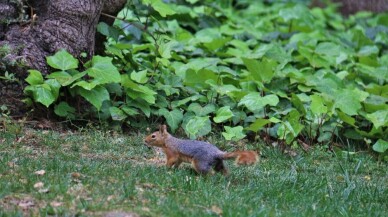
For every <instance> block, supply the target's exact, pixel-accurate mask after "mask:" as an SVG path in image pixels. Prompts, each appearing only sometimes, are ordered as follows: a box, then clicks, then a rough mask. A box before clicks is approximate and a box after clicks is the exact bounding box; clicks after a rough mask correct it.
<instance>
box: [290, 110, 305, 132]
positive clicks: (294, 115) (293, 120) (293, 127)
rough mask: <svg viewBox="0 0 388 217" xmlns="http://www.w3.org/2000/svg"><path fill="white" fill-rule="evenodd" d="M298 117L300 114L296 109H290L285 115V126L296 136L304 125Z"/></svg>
mask: <svg viewBox="0 0 388 217" xmlns="http://www.w3.org/2000/svg"><path fill="white" fill-rule="evenodd" d="M300 117H301V115H300V113H299V112H298V111H297V110H292V111H291V112H290V113H288V115H287V117H286V121H287V122H286V127H288V129H289V130H290V131H291V132H292V134H293V135H294V137H297V136H298V135H299V133H300V132H301V131H302V129H303V127H304V126H303V125H302V124H301V123H300ZM288 123H289V125H288Z"/></svg>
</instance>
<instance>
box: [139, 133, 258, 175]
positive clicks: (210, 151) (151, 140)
mask: <svg viewBox="0 0 388 217" xmlns="http://www.w3.org/2000/svg"><path fill="white" fill-rule="evenodd" d="M144 143H145V145H147V146H148V147H149V146H156V147H160V148H162V149H163V152H164V153H165V154H166V157H167V161H166V165H167V167H178V166H179V165H180V164H181V163H182V162H187V163H191V164H192V165H193V167H194V170H195V171H196V172H197V173H199V174H203V175H206V174H208V173H209V172H210V171H211V169H212V168H214V170H215V171H216V172H222V173H223V175H227V174H228V170H227V168H226V167H225V165H224V162H223V160H228V159H232V158H236V164H238V165H252V164H254V163H256V162H257V161H258V159H259V155H258V154H257V153H256V152H254V151H235V152H224V151H221V150H220V149H218V148H217V147H216V146H215V145H213V144H210V143H207V142H202V141H197V140H185V139H178V138H175V137H174V136H172V135H171V134H169V133H168V132H167V127H166V125H161V126H160V127H159V131H156V132H154V133H152V134H150V135H148V136H146V137H145V139H144Z"/></svg>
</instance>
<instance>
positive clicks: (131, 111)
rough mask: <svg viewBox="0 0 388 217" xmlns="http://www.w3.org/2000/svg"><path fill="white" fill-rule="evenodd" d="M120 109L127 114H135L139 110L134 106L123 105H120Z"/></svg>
mask: <svg viewBox="0 0 388 217" xmlns="http://www.w3.org/2000/svg"><path fill="white" fill-rule="evenodd" d="M121 110H123V111H124V112H125V114H127V115H128V116H135V115H138V114H139V112H138V111H137V110H136V109H135V108H131V107H129V106H125V105H124V106H122V107H121Z"/></svg>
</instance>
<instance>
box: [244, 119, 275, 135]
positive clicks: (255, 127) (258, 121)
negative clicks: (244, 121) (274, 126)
mask: <svg viewBox="0 0 388 217" xmlns="http://www.w3.org/2000/svg"><path fill="white" fill-rule="evenodd" d="M269 123H271V121H270V120H268V119H264V118H257V119H256V120H255V122H253V123H252V124H251V125H249V127H248V128H246V129H247V130H251V131H253V132H258V131H259V130H260V129H261V128H263V127H264V126H265V125H267V124H269Z"/></svg>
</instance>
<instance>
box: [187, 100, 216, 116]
mask: <svg viewBox="0 0 388 217" xmlns="http://www.w3.org/2000/svg"><path fill="white" fill-rule="evenodd" d="M215 110H216V107H215V106H214V105H213V104H207V105H206V106H204V107H202V106H201V105H200V104H199V103H191V104H190V106H189V107H188V108H187V111H192V112H194V113H195V114H196V115H197V116H200V117H201V116H207V115H208V114H210V113H213V112H214V111H215Z"/></svg>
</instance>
